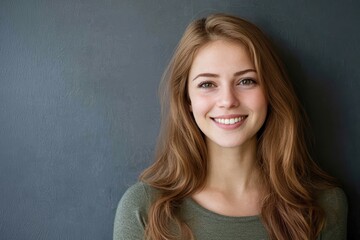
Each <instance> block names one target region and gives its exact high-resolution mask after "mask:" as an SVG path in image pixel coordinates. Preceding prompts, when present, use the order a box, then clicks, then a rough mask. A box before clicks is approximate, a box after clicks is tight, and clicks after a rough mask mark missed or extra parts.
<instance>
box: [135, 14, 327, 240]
mask: <svg viewBox="0 0 360 240" xmlns="http://www.w3.org/2000/svg"><path fill="white" fill-rule="evenodd" d="M216 39H224V40H229V41H234V42H238V43H239V44H243V45H244V46H245V47H247V49H248V50H249V53H250V57H251V58H252V60H253V62H254V65H255V68H256V71H257V73H258V77H259V79H260V81H261V82H262V84H263V86H264V91H265V94H266V97H267V99H268V103H269V106H268V115H267V119H266V122H265V123H264V126H263V127H262V128H261V130H260V132H259V133H258V148H257V155H258V159H259V160H258V164H259V167H260V169H261V171H262V177H263V181H264V183H265V185H266V186H267V189H268V192H267V194H266V196H265V198H264V199H263V204H262V209H261V218H262V221H263V223H264V225H265V227H266V229H267V231H268V233H269V236H270V238H271V239H278V240H288V239H293V240H305V239H316V237H317V236H318V235H319V234H320V231H321V230H322V228H323V227H324V224H325V216H324V213H323V210H322V209H321V208H320V206H319V205H318V203H317V202H316V192H318V191H319V190H321V189H325V188H328V187H330V186H331V185H332V183H331V182H332V178H331V177H329V176H328V175H327V174H326V173H325V172H323V171H322V170H321V169H320V168H319V167H318V166H317V165H316V164H315V162H314V161H313V160H312V159H311V157H310V154H309V151H308V148H307V141H306V137H305V134H304V128H305V126H304V125H305V123H306V121H305V120H306V119H304V117H303V116H304V112H303V111H302V108H301V106H300V103H299V101H298V99H297V97H296V94H295V92H294V90H293V87H292V85H291V83H290V81H289V79H288V77H287V74H286V72H285V70H284V67H283V65H282V63H281V61H280V59H279V58H278V56H277V54H276V53H275V51H274V48H273V46H272V45H271V43H270V42H269V41H268V39H267V38H266V36H265V35H264V34H263V33H262V32H261V30H259V29H258V28H257V27H256V26H255V25H254V24H252V23H250V22H248V21H246V20H243V19H241V18H237V17H233V16H229V15H225V14H214V15H210V16H208V17H207V18H203V19H200V20H196V21H194V22H192V23H191V24H190V25H189V26H188V27H187V29H186V31H185V33H184V35H183V37H182V39H181V40H180V42H179V44H178V47H177V49H176V51H175V53H174V56H173V58H172V60H171V62H170V64H169V66H168V68H167V70H166V72H165V74H164V76H163V80H162V84H161V89H160V93H161V94H162V96H161V97H162V98H161V100H162V113H163V116H162V117H163V118H162V125H161V132H160V137H159V141H158V145H157V152H156V159H155V162H154V163H153V164H152V165H151V166H150V167H149V168H147V169H146V170H145V171H144V172H143V173H142V175H141V177H140V178H141V180H142V181H144V182H145V183H147V184H149V185H150V186H152V187H154V188H156V189H158V190H159V191H160V195H159V197H158V198H157V199H156V200H155V201H154V202H153V203H152V205H151V206H150V209H149V214H148V224H147V226H146V231H145V235H146V239H148V240H165V239H166V240H170V239H193V235H192V233H191V230H190V228H189V227H188V226H187V225H186V223H184V222H182V221H181V219H180V218H179V216H178V214H177V210H178V207H179V206H180V204H181V202H182V200H183V199H184V198H186V197H190V196H191V195H192V194H194V193H195V192H196V191H197V190H199V189H200V188H201V187H203V185H204V183H205V178H206V173H207V148H206V144H205V140H204V137H203V134H202V133H201V131H200V130H199V128H198V127H197V125H196V123H195V121H194V118H193V116H192V114H191V112H190V109H189V97H188V90H187V78H188V75H189V71H190V68H191V64H192V62H193V59H194V56H195V54H196V53H197V51H198V49H199V48H200V47H202V46H204V45H205V44H206V43H209V42H210V41H214V40H216Z"/></svg>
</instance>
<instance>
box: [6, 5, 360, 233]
mask: <svg viewBox="0 0 360 240" xmlns="http://www.w3.org/2000/svg"><path fill="white" fill-rule="evenodd" d="M213 12H227V13H232V14H236V15H238V16H242V17H244V18H247V19H249V20H251V21H253V22H254V23H256V24H257V25H259V26H260V27H261V28H262V29H263V30H264V31H265V32H266V33H267V34H268V35H269V36H270V37H271V38H272V39H273V41H274V42H275V44H276V45H277V46H278V48H279V50H280V53H281V55H282V57H283V59H284V60H285V62H286V65H287V67H288V69H289V72H290V75H291V76H292V79H293V81H294V84H295V86H296V90H297V92H298V93H299V96H300V98H301V100H302V102H303V104H304V106H305V109H306V110H307V112H308V114H309V117H310V121H311V125H312V131H313V133H314V138H315V144H316V145H315V148H314V149H315V158H316V160H317V161H318V162H319V163H320V165H321V166H322V167H323V168H324V169H326V170H327V171H328V172H330V173H331V174H332V175H334V176H335V177H337V178H338V179H339V181H340V182H341V183H342V184H343V186H344V189H345V191H346V193H347V196H348V201H349V205H350V206H349V207H350V208H349V239H360V234H359V228H360V224H359V221H360V219H359V215H360V214H359V212H360V211H359V209H360V208H359V202H360V197H359V195H360V174H359V171H360V163H359V161H360V152H359V149H360V144H359V138H360V108H359V106H360V101H359V100H360V98H359V92H360V84H359V82H360V70H359V69H360V67H359V64H360V44H359V43H360V31H359V29H360V28H359V24H360V2H359V1H335V0H333V1H329V0H323V1H313V0H307V1H300V0H299V1H295V0H294V1H288V0H276V1H275V0H274V1H260V0H259V1H252V0H247V1H246V0H243V1H239V0H233V1H230V0H229V1H211V0H205V1H190V0H186V1H165V0H161V1H160V0H158V1H150V0H141V1H130V0H129V1H123V0H117V1H116V0H101V1H100V0H98V1H95V0H86V1H85V0H61V1H60V0H59V1H51V0H49V1H45V0H42V1H41V0H22V1H21V0H20V1H10V0H1V1H0V194H1V195H0V239H14V240H23V239H29V240H32V239H41V240H42V239H51V240H52V239H94V240H95V239H111V238H112V228H113V218H114V214H115V210H116V206H117V203H118V201H119V199H120V197H121V196H122V194H123V193H124V191H125V189H126V188H127V187H128V186H129V185H131V184H133V183H134V182H135V181H136V179H137V176H138V174H139V173H140V172H141V170H142V169H144V168H145V167H146V166H148V165H149V163H150V162H151V161H152V157H153V150H154V146H155V142H156V137H157V132H158V129H159V105H158V98H157V87H158V83H159V80H160V77H161V75H162V72H163V70H164V68H165V66H166V64H167V62H168V60H169V58H170V56H171V54H172V52H173V49H174V47H175V46H176V44H177V41H178V40H179V38H180V36H181V34H182V33H183V31H184V29H185V26H186V25H187V24H188V23H189V22H190V21H191V20H192V19H194V18H198V17H201V16H204V15H207V14H209V13H213Z"/></svg>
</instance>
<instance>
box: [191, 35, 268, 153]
mask: <svg viewBox="0 0 360 240" xmlns="http://www.w3.org/2000/svg"><path fill="white" fill-rule="evenodd" d="M188 90H189V97H190V102H191V105H190V110H191V112H192V113H193V115H194V118H195V121H196V124H197V125H198V127H199V128H200V130H201V131H202V132H203V134H204V135H205V136H206V141H207V142H208V143H209V142H210V143H215V144H217V145H219V146H221V147H239V146H242V145H243V144H245V143H247V142H248V141H251V140H256V133H257V132H258V131H259V129H260V128H261V126H262V125H263V123H264V121H265V118H266V114H267V100H266V98H265V94H264V91H263V88H262V86H261V85H260V82H259V81H258V76H257V73H256V70H255V67H254V64H253V63H252V61H251V59H250V57H249V54H248V51H247V50H246V48H245V47H244V46H243V45H241V44H238V43H234V42H230V41H225V40H216V41H213V42H210V43H208V44H207V45H205V46H203V47H202V48H200V49H199V51H198V52H197V54H196V55H195V58H194V61H193V63H192V65H191V69H190V73H189V78H188Z"/></svg>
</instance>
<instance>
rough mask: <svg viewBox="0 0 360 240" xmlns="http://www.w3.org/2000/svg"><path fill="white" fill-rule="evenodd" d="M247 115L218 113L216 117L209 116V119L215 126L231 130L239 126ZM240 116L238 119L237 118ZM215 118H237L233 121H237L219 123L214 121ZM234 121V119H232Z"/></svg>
mask: <svg viewBox="0 0 360 240" xmlns="http://www.w3.org/2000/svg"><path fill="white" fill-rule="evenodd" d="M247 117H248V115H241V114H230V115H220V116H216V117H211V120H212V121H213V122H214V123H215V125H216V126H218V127H220V128H222V129H226V130H233V129H236V128H238V127H240V126H241V125H242V124H243V123H244V122H245V121H246V119H247ZM239 118H240V120H239ZM215 119H222V120H223V119H224V120H228V119H237V120H235V121H238V122H234V123H233V124H225V123H221V122H219V121H216V120H215ZM232 121H234V120H232Z"/></svg>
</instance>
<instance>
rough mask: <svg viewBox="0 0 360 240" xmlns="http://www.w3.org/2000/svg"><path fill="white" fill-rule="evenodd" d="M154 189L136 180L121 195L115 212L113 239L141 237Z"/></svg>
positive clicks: (153, 197) (154, 195)
mask: <svg viewBox="0 0 360 240" xmlns="http://www.w3.org/2000/svg"><path fill="white" fill-rule="evenodd" d="M156 194H157V193H156V190H155V189H153V188H152V187H150V186H149V185H147V184H145V183H143V182H138V183H136V184H134V185H132V186H131V187H129V188H128V189H127V190H126V191H125V193H124V195H123V196H122V198H121V200H120V202H119V204H118V207H117V210H116V214H115V221H114V239H141V238H142V236H143V234H144V229H145V226H146V222H147V214H148V209H149V207H150V205H151V203H152V201H153V200H154V199H155V197H156Z"/></svg>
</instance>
